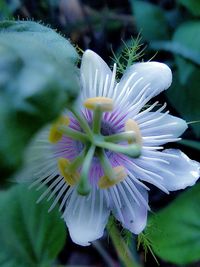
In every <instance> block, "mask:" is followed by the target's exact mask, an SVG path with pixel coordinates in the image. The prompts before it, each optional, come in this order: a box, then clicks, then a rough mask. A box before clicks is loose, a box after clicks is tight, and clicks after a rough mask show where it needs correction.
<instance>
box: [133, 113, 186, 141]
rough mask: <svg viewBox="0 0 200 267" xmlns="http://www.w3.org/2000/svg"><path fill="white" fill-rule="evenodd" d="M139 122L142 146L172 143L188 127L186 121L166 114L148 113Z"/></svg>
mask: <svg viewBox="0 0 200 267" xmlns="http://www.w3.org/2000/svg"><path fill="white" fill-rule="evenodd" d="M140 121H141V122H139V123H138V124H139V127H140V130H141V133H142V137H143V141H144V145H150V144H151V143H152V144H153V145H161V144H165V143H168V142H171V141H172V142H173V141H174V138H177V137H179V136H180V135H181V134H182V133H183V132H184V131H185V130H186V129H187V127H188V126H187V123H186V121H184V120H182V119H180V118H178V117H175V116H172V115H168V114H167V113H157V112H149V113H147V114H145V118H144V117H143V118H142V119H141V120H140ZM154 136H155V138H154ZM159 136H160V137H159ZM170 139H171V141H170Z"/></svg>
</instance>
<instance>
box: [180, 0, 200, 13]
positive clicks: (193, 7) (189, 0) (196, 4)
mask: <svg viewBox="0 0 200 267" xmlns="http://www.w3.org/2000/svg"><path fill="white" fill-rule="evenodd" d="M178 2H179V3H180V4H182V5H183V6H185V7H186V8H187V9H188V10H189V11H190V12H191V13H192V14H193V15H195V16H200V1H199V0H179V1H178Z"/></svg>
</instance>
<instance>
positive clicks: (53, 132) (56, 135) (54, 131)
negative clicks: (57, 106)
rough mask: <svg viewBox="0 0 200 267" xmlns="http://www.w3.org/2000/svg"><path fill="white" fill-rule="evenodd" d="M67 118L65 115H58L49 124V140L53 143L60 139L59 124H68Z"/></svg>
mask: <svg viewBox="0 0 200 267" xmlns="http://www.w3.org/2000/svg"><path fill="white" fill-rule="evenodd" d="M69 122H70V120H69V118H68V117H67V116H61V117H59V118H58V119H57V120H56V121H55V122H54V123H53V124H52V126H51V128H50V131H49V142H51V143H53V144H55V143H57V142H58V141H59V140H60V139H62V136H63V134H62V133H61V132H60V131H59V129H58V128H59V126H64V125H65V126H68V125H69Z"/></svg>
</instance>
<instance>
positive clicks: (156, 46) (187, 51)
mask: <svg viewBox="0 0 200 267" xmlns="http://www.w3.org/2000/svg"><path fill="white" fill-rule="evenodd" d="M150 48H151V49H153V50H156V51H158V50H164V51H169V52H172V53H174V54H176V55H180V56H181V57H183V58H184V59H187V60H189V61H191V62H193V63H195V64H197V65H199V66H200V51H198V52H197V51H194V50H192V49H191V48H188V47H187V46H185V45H184V44H183V43H179V42H177V41H154V42H151V44H150ZM182 65H183V64H182V63H180V67H182Z"/></svg>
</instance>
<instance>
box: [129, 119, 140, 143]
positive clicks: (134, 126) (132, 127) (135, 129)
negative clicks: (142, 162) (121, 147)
mask: <svg viewBox="0 0 200 267" xmlns="http://www.w3.org/2000/svg"><path fill="white" fill-rule="evenodd" d="M125 131H133V132H135V134H136V143H137V144H139V145H142V136H141V132H140V128H139V126H138V124H137V122H136V121H134V120H132V119H128V120H127V121H126V123H125ZM131 143H133V142H130V141H129V144H131Z"/></svg>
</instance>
